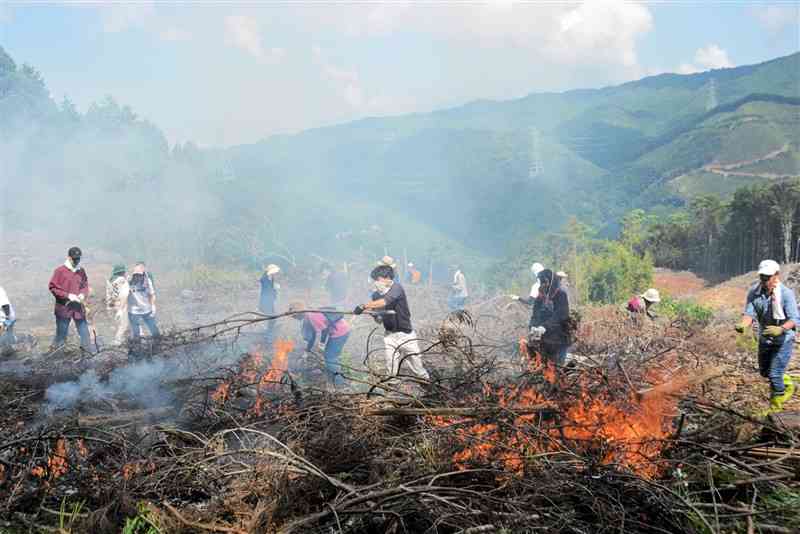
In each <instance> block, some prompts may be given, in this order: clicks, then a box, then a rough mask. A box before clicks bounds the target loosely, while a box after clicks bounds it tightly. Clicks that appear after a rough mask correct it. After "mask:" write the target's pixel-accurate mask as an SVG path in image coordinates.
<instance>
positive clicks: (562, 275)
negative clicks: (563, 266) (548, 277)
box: [556, 271, 568, 278]
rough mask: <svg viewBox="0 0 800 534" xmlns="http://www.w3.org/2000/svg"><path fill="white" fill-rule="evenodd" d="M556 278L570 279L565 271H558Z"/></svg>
mask: <svg viewBox="0 0 800 534" xmlns="http://www.w3.org/2000/svg"><path fill="white" fill-rule="evenodd" d="M556 276H557V277H559V278H568V276H567V273H565V272H564V271H558V272H557V273H556Z"/></svg>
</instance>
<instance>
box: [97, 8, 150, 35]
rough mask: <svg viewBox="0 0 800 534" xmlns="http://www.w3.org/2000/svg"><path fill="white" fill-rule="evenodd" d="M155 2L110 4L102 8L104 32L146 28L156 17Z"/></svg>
mask: <svg viewBox="0 0 800 534" xmlns="http://www.w3.org/2000/svg"><path fill="white" fill-rule="evenodd" d="M155 10H156V9H155V4H154V2H151V1H148V2H138V3H129V4H108V5H105V6H103V7H102V22H103V31H104V32H106V33H118V32H123V31H125V30H128V29H130V28H134V27H144V26H146V25H147V24H148V23H149V22H150V21H151V19H152V18H153V16H154V15H155Z"/></svg>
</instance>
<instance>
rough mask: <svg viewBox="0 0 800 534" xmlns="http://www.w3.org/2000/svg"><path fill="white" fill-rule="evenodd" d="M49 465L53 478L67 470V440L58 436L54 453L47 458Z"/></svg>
mask: <svg viewBox="0 0 800 534" xmlns="http://www.w3.org/2000/svg"><path fill="white" fill-rule="evenodd" d="M47 467H48V469H49V471H50V475H51V476H52V477H53V478H58V477H60V476H61V475H63V474H64V473H66V472H67V468H68V464H67V440H65V439H64V438H58V440H56V447H55V450H54V451H53V454H51V455H50V457H49V458H48V459H47Z"/></svg>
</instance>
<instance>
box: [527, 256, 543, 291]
mask: <svg viewBox="0 0 800 534" xmlns="http://www.w3.org/2000/svg"><path fill="white" fill-rule="evenodd" d="M543 270H544V265H542V264H541V263H539V262H538V261H537V262H536V263H534V264H533V265H531V276H532V277H533V285H531V292H530V293H529V295H528V296H529V297H530V298H531V300H535V299H536V297H538V296H539V286H540V285H541V282H539V273H540V272H542V271H543Z"/></svg>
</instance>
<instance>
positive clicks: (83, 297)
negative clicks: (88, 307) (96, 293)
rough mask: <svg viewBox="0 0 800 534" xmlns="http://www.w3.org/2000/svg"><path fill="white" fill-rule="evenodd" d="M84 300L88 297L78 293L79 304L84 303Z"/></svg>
mask: <svg viewBox="0 0 800 534" xmlns="http://www.w3.org/2000/svg"><path fill="white" fill-rule="evenodd" d="M84 300H86V295H84V294H83V293H78V302H83V301H84Z"/></svg>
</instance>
